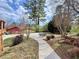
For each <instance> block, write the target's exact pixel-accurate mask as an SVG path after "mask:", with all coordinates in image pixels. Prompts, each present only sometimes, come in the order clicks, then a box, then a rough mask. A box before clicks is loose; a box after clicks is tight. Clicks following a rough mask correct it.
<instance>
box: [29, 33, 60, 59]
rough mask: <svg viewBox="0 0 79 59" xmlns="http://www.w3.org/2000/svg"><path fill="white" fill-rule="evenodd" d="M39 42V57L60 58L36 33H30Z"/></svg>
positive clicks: (44, 58)
mask: <svg viewBox="0 0 79 59" xmlns="http://www.w3.org/2000/svg"><path fill="white" fill-rule="evenodd" d="M30 37H31V38H34V39H35V40H36V41H38V43H39V59H61V58H60V57H59V56H58V55H57V54H56V52H55V51H54V50H53V49H52V48H51V47H50V46H49V45H48V43H47V42H46V41H44V40H43V38H42V37H40V36H39V34H38V33H35V34H34V33H33V34H31V35H30Z"/></svg>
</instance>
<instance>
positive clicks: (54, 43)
mask: <svg viewBox="0 0 79 59" xmlns="http://www.w3.org/2000/svg"><path fill="white" fill-rule="evenodd" d="M60 39H61V37H58V38H54V39H52V40H49V41H47V42H48V44H49V45H50V46H51V47H52V48H53V49H54V50H55V52H56V53H57V54H58V55H59V56H60V57H61V59H79V58H78V56H77V57H76V58H75V57H71V56H70V54H69V52H68V51H69V50H70V49H72V48H74V47H75V46H73V45H69V44H65V43H62V44H61V43H59V40H60Z"/></svg>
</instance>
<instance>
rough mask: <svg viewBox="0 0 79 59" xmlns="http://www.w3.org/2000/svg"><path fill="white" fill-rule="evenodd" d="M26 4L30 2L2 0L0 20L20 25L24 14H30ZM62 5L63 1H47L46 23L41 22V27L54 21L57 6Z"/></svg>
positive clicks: (0, 1) (0, 3)
mask: <svg viewBox="0 0 79 59" xmlns="http://www.w3.org/2000/svg"><path fill="white" fill-rule="evenodd" d="M57 1H59V2H57ZM24 2H28V0H0V19H2V20H5V21H6V22H7V24H12V23H13V22H16V23H20V21H21V20H22V19H23V15H24V13H25V12H28V10H26V9H25V8H24V7H23V3H24ZM62 3H63V1H62V0H46V2H45V5H46V6H47V8H44V9H45V13H46V17H45V19H46V21H45V22H44V23H42V22H41V23H40V24H41V26H42V25H45V24H46V23H48V22H49V21H50V20H52V17H53V16H54V14H55V9H56V7H57V5H60V4H62ZM27 15H28V14H27ZM27 18H28V17H27Z"/></svg>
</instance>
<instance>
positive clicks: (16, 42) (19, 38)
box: [12, 35, 23, 46]
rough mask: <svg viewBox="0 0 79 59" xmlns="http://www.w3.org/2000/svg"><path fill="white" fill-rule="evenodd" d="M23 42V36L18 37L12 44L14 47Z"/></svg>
mask: <svg viewBox="0 0 79 59" xmlns="http://www.w3.org/2000/svg"><path fill="white" fill-rule="evenodd" d="M22 41H23V36H22V35H19V36H16V37H15V38H14V39H13V44H12V46H15V45H18V44H19V43H21V42H22Z"/></svg>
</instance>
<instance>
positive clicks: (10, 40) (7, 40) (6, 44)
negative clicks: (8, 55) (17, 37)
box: [3, 38, 13, 47]
mask: <svg viewBox="0 0 79 59" xmlns="http://www.w3.org/2000/svg"><path fill="white" fill-rule="evenodd" d="M12 40H13V38H7V39H5V40H4V42H3V43H4V47H8V46H10V45H12Z"/></svg>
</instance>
